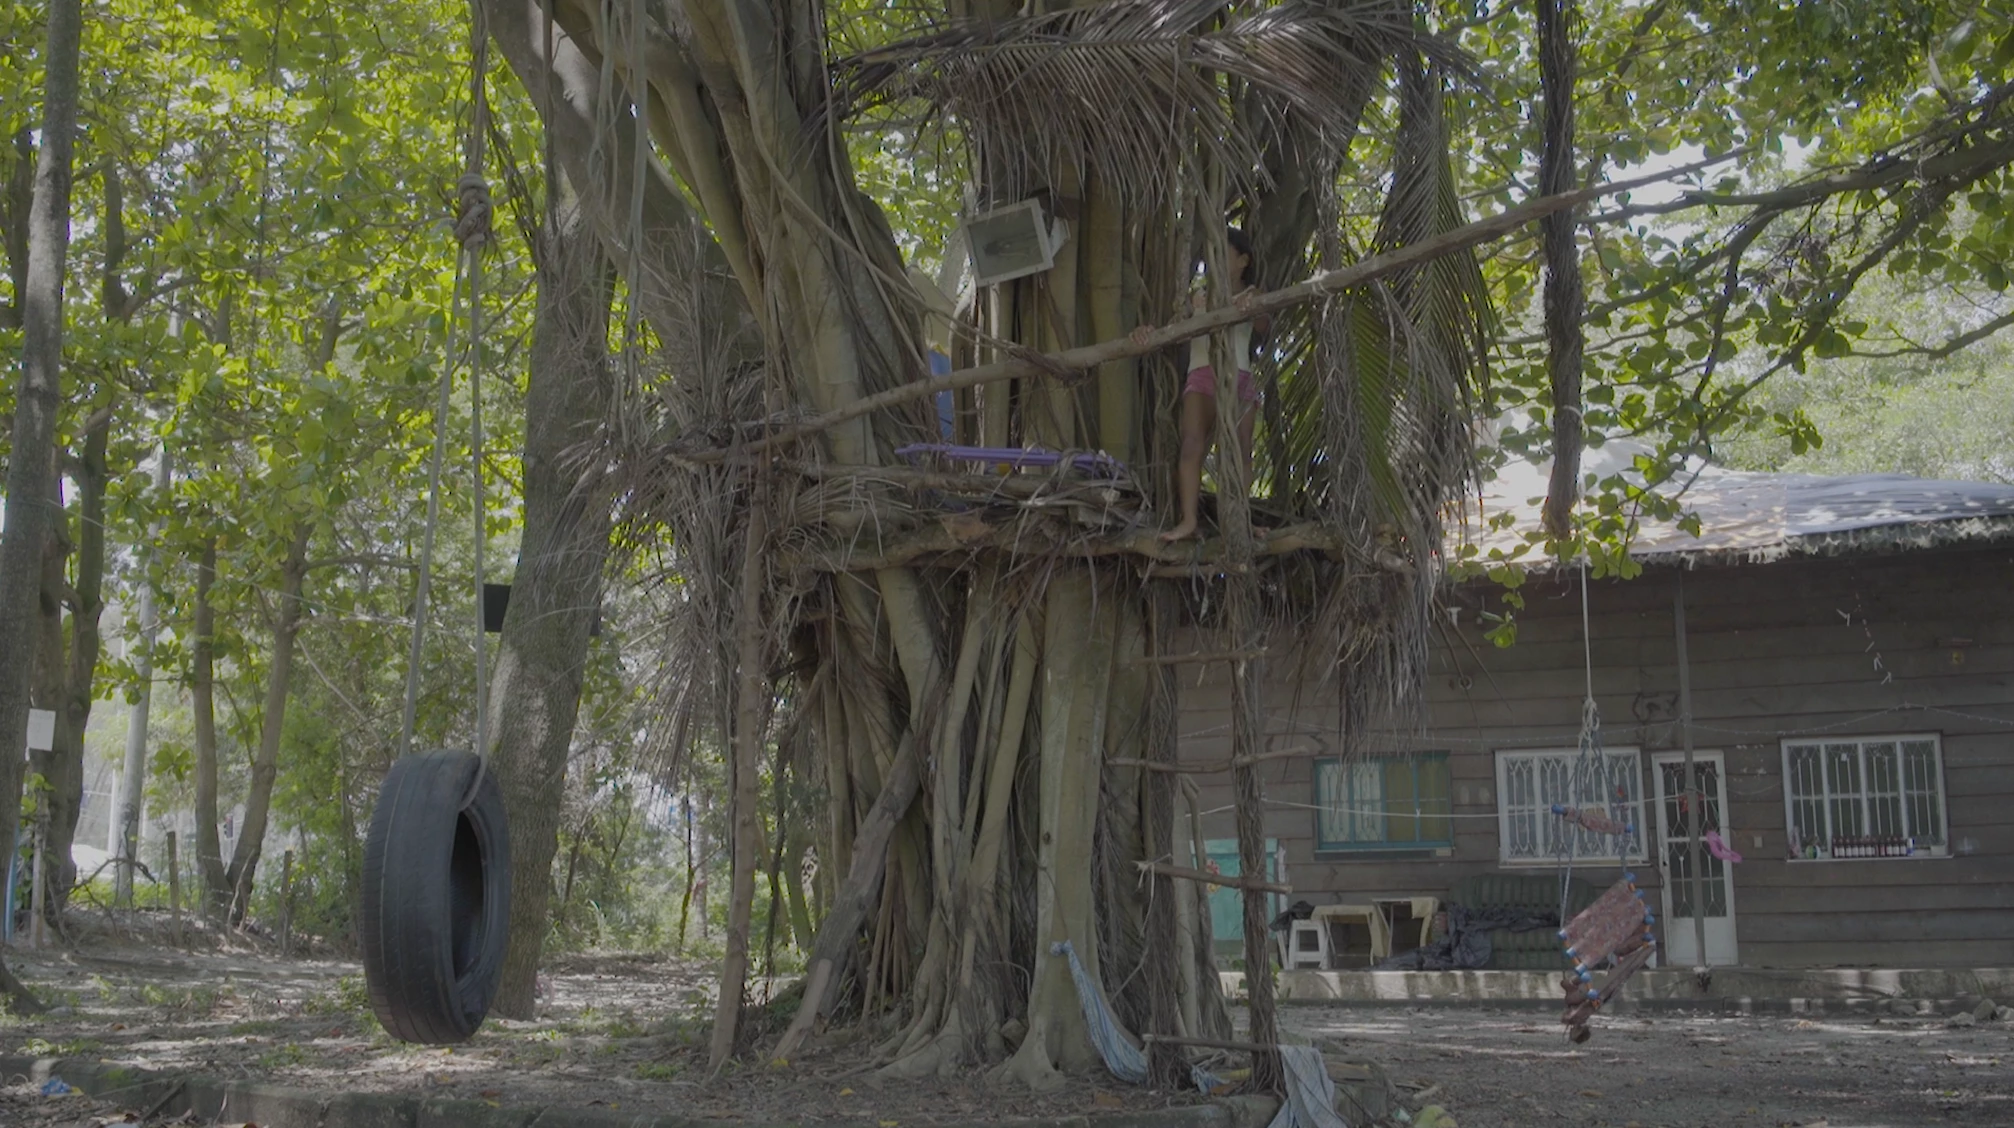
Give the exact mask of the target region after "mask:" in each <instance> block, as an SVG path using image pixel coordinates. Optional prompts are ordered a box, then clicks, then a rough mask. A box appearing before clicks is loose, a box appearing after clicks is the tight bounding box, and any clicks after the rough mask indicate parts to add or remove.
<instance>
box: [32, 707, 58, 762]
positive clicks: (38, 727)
mask: <svg viewBox="0 0 2014 1128" xmlns="http://www.w3.org/2000/svg"><path fill="white" fill-rule="evenodd" d="M55 747H56V713H55V711H54V710H51V709H30V710H28V751H30V752H50V751H53V750H54V749H55Z"/></svg>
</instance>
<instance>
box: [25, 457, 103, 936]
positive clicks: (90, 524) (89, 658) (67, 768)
mask: <svg viewBox="0 0 2014 1128" xmlns="http://www.w3.org/2000/svg"><path fill="white" fill-rule="evenodd" d="M110 429H111V427H110V421H109V420H106V421H101V422H99V423H98V425H97V426H95V427H93V428H92V429H91V430H90V431H89V432H88V433H87V434H86V435H85V436H84V453H83V456H82V457H81V458H80V459H79V460H78V462H77V464H76V468H75V471H74V474H75V478H76V481H77V534H76V540H75V544H76V570H75V575H76V580H75V582H74V583H72V584H70V585H68V590H67V591H64V592H62V597H63V598H62V601H61V602H67V603H68V606H69V619H68V623H67V626H68V627H69V632H68V634H69V637H68V638H67V639H66V638H63V636H62V632H61V631H60V629H59V630H58V631H57V632H56V639H57V642H56V645H55V646H53V647H51V648H50V650H49V653H48V654H47V657H48V658H49V659H51V662H50V665H51V673H52V675H53V677H52V679H51V686H50V690H51V692H50V695H49V699H48V705H47V708H49V709H51V710H53V711H54V712H55V713H56V739H55V741H53V743H54V744H55V748H54V749H53V750H52V751H50V752H48V753H46V754H45V758H44V759H43V760H41V761H39V762H38V764H37V766H36V770H37V771H39V772H41V773H42V775H43V777H44V779H45V780H46V781H47V782H48V785H49V791H48V800H49V806H48V812H47V822H46V823H45V824H44V825H45V827H46V833H47V849H46V850H45V852H44V854H45V856H44V859H43V864H44V868H45V871H46V872H45V874H44V877H45V879H46V880H47V881H48V889H49V896H48V898H47V901H46V905H47V909H48V913H49V919H50V920H51V921H52V922H53V921H55V920H56V919H57V918H58V917H60V916H61V915H62V912H63V907H64V906H65V905H67V904H68V903H69V900H70V887H71V886H72V885H74V884H75V883H76V881H77V863H76V862H75V861H74V860H72V858H71V857H70V848H71V846H72V845H73V844H74V843H75V842H76V839H77V819H78V816H79V814H80V813H81V810H82V806H83V801H84V733H85V730H86V729H88V728H89V727H90V724H91V706H92V703H93V702H94V701H95V700H96V698H97V675H98V655H99V651H100V650H101V649H102V647H101V639H102V636H101V633H100V630H99V619H100V617H101V616H102V614H103V612H104V609H105V600H104V588H105V582H104V581H105V483H106V471H105V451H106V445H107V435H108V432H109V431H110ZM54 579H55V580H56V581H57V582H58V583H59V584H61V582H62V580H63V572H62V561H61V560H60V559H58V560H57V561H56V574H55V576H54ZM61 602H59V603H58V604H57V606H56V608H53V609H55V610H60V608H61Z"/></svg>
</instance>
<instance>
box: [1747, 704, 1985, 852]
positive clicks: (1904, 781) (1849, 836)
mask: <svg viewBox="0 0 2014 1128" xmlns="http://www.w3.org/2000/svg"><path fill="white" fill-rule="evenodd" d="M1783 802H1784V807H1785V815H1786V818H1787V823H1788V826H1789V828H1790V846H1791V852H1792V853H1794V854H1796V855H1797V856H1799V857H1802V858H1808V859H1819V858H1824V859H1842V858H1878V857H1904V856H1913V855H1928V856H1932V857H1941V856H1944V855H1945V854H1947V853H1948V852H1949V843H1948V841H1947V839H1948V834H1947V830H1946V826H1945V817H1944V756H1943V749H1942V747H1941V746H1940V742H1939V740H1938V738H1937V737H1936V735H1934V734H1931V735H1912V736H1870V737H1854V738H1847V739H1840V738H1833V739H1826V740H1786V741H1784V742H1783Z"/></svg>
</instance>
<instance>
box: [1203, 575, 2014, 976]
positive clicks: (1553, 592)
mask: <svg viewBox="0 0 2014 1128" xmlns="http://www.w3.org/2000/svg"><path fill="white" fill-rule="evenodd" d="M1679 579H1680V576H1679V573H1678V571H1677V569H1675V568H1672V567H1654V568H1650V569H1647V570H1646V571H1645V572H1644V573H1643V574H1642V575H1641V576H1639V577H1638V578H1637V579H1634V580H1630V581H1595V582H1591V583H1590V585H1589V604H1590V610H1591V619H1592V623H1593V632H1592V633H1593V642H1592V657H1593V665H1594V689H1595V695H1596V700H1597V703H1598V704H1599V706H1600V709H1601V715H1602V718H1603V743H1604V744H1605V745H1606V746H1607V747H1610V748H1616V747H1620V746H1624V745H1630V744H1634V745H1638V746H1640V747H1641V749H1642V751H1643V756H1642V763H1643V767H1644V771H1645V779H1644V793H1645V795H1646V796H1649V795H1652V794H1654V792H1653V790H1652V786H1651V780H1650V778H1649V764H1650V757H1651V754H1652V753H1655V752H1662V751H1669V750H1676V749H1678V748H1680V747H1681V744H1680V739H1681V737H1680V734H1679V732H1678V731H1677V730H1676V728H1675V725H1674V718H1675V716H1676V713H1677V708H1676V698H1677V690H1678V671H1677V664H1676V646H1675V639H1674V633H1673V595H1674V587H1675V585H1676V584H1677V583H1678V582H1679ZM2010 580H2014V551H2010V550H2009V549H2008V548H2005V547H2001V548H1992V549H1966V550H1956V551H1954V550H1942V551H1918V552H1911V553H1905V554H1897V555H1889V556H1873V557H1861V558H1858V559H1797V558H1793V559H1788V560H1782V561H1777V562H1772V563H1767V564H1751V565H1740V566H1733V565H1716V566H1702V567H1698V568H1695V569H1691V570H1689V571H1687V572H1686V573H1685V575H1684V577H1683V582H1684V585H1685V590H1686V595H1687V618H1688V640H1689V651H1690V655H1689V657H1690V663H1689V664H1690V667H1691V677H1692V692H1693V713H1694V718H1695V727H1694V743H1695V747H1696V748H1697V749H1699V750H1701V751H1713V750H1717V751H1720V752H1722V753H1724V754H1725V756H1726V765H1727V790H1728V804H1729V808H1728V812H1727V815H1728V823H1727V825H1728V829H1729V831H1730V832H1731V833H1730V834H1729V838H1730V841H1731V844H1732V845H1734V846H1735V848H1736V849H1738V850H1739V851H1741V853H1742V854H1744V855H1745V857H1746V860H1745V861H1744V862H1743V863H1742V864H1740V865H1738V866H1736V867H1735V870H1734V872H1735V878H1734V888H1735V918H1736V928H1737V940H1738V944H1739V959H1740V962H1741V963H1742V964H1744V965H1748V966H1832V965H1880V966H1900V967H1939V966H1989V965H2004V964H2007V963H2009V962H2014V688H2010V685H2014V583H2010ZM1524 597H1525V600H1526V607H1525V608H1524V610H1522V611H1520V612H1518V614H1517V618H1518V624H1519V626H1518V635H1517V642H1516V644H1515V645H1513V646H1511V647H1508V648H1503V649H1499V648H1497V647H1495V646H1494V645H1492V644H1491V643H1490V642H1489V641H1488V640H1487V639H1485V638H1484V637H1483V633H1482V632H1483V629H1484V627H1485V625H1486V624H1483V623H1481V622H1480V621H1479V614H1478V613H1479V612H1483V611H1492V612H1500V611H1501V610H1503V607H1502V598H1501V593H1500V592H1499V591H1497V590H1496V589H1493V588H1483V587H1470V588H1465V589H1462V590H1459V591H1456V592H1454V593H1452V594H1451V595H1450V597H1449V602H1450V604H1451V605H1452V607H1453V609H1454V610H1453V615H1454V617H1455V621H1454V622H1453V623H1451V624H1450V625H1449V626H1448V628H1447V629H1446V631H1445V632H1444V633H1443V634H1442V635H1441V636H1440V641H1439V643H1438V644H1437V645H1436V646H1435V648H1434V651H1433V655H1432V660H1431V666H1430V672H1429V676H1428V678H1427V682H1426V686H1425V690H1426V698H1427V718H1428V731H1427V733H1426V735H1425V737H1424V738H1423V739H1420V740H1418V741H1417V742H1416V743H1415V744H1413V745H1412V747H1415V748H1418V749H1421V750H1446V751H1447V752H1449V765H1450V768H1451V774H1452V776H1453V792H1454V794H1453V799H1454V804H1453V811H1454V814H1455V815H1456V816H1457V817H1456V819H1455V820H1454V831H1455V842H1454V847H1453V849H1452V850H1451V851H1450V852H1448V854H1447V856H1445V857H1435V856H1421V855H1418V854H1415V855H1410V856H1397V855H1384V854H1361V853H1359V854H1347V855H1333V854H1332V855H1326V856H1317V854H1316V852H1315V849H1314V845H1315V838H1314V830H1315V813H1314V811H1313V810H1312V809H1311V808H1312V804H1313V802H1314V798H1315V796H1314V792H1313V784H1312V775H1313V765H1312V759H1313V757H1315V756H1320V755H1326V754H1333V752H1334V751H1335V750H1336V749H1337V748H1338V747H1339V741H1338V737H1337V717H1336V707H1335V694H1334V691H1333V688H1332V685H1333V683H1332V682H1325V681H1324V680H1322V679H1320V678H1318V677H1316V678H1297V677H1294V676H1292V675H1290V674H1287V673H1283V672H1279V671H1278V670H1277V669H1274V671H1273V672H1271V673H1269V675H1268V681H1267V683H1266V685H1265V687H1264V694H1263V700H1264V708H1265V725H1264V729H1265V733H1266V741H1267V746H1268V747H1269V748H1272V749H1287V748H1297V747H1300V748H1306V749H1307V750H1308V753H1309V754H1308V755H1306V756H1298V757H1294V758H1291V759H1283V760H1277V761H1269V762H1266V763H1265V764H1263V765H1262V766H1261V769H1260V774H1261V777H1262V779H1263V781H1264V789H1265V796H1266V800H1267V804H1268V805H1267V810H1266V816H1265V830H1266V834H1267V835H1268V836H1270V837H1276V838H1278V839H1280V840H1281V842H1282V844H1283V845H1284V847H1285V850H1286V854H1287V859H1288V861H1287V877H1288V880H1289V882H1290V883H1291V884H1292V885H1293V887H1294V890H1295V894H1294V896H1295V898H1296V899H1307V900H1310V901H1313V902H1314V903H1316V904H1322V903H1326V902H1332V901H1353V900H1355V901H1360V900H1363V899H1364V898H1365V897H1366V896H1367V895H1370V894H1402V893H1434V894H1444V893H1445V891H1446V890H1447V889H1448V887H1449V886H1451V885H1452V884H1453V883H1454V882H1455V881H1456V880H1458V879H1459V878H1462V877H1465V876H1467V875H1470V874H1474V873H1481V872H1498V871H1504V870H1509V869H1512V868H1513V867H1508V866H1504V865H1502V864H1501V863H1500V862H1499V859H1498V850H1499V843H1498V837H1499V835H1498V826H1497V823H1496V821H1495V819H1494V817H1493V816H1494V814H1495V811H1496V794H1495V792H1496V788H1497V781H1496V772H1495V759H1494V751H1495V750H1497V749H1501V748H1513V747H1572V746H1573V745H1574V743H1575V741H1576V739H1577V735H1578V730H1579V719H1580V710H1581V699H1582V693H1583V686H1584V684H1585V674H1584V672H1583V655H1584V650H1583V641H1582V630H1581V616H1580V598H1579V597H1580V589H1579V582H1578V576H1577V574H1574V575H1572V576H1569V577H1567V578H1564V579H1562V578H1553V579H1547V580H1541V581H1534V582H1532V583H1530V584H1528V585H1527V587H1526V589H1525V592H1524ZM1197 645H1198V647H1199V648H1200V649H1204V650H1209V649H1213V648H1216V647H1215V646H1214V644H1213V643H1212V642H1210V641H1209V640H1201V641H1199V642H1198V644H1197ZM1877 660H1878V663H1879V665H1878V667H1877ZM1284 665H1286V663H1285V662H1274V663H1271V664H1270V667H1271V668H1276V667H1280V666H1284ZM1178 676H1179V678H1180V679H1181V680H1180V686H1179V688H1178V708H1179V732H1180V751H1179V755H1180V757H1181V758H1182V759H1184V760H1209V759H1221V758H1223V757H1226V756H1228V755H1229V751H1230V749H1229V738H1228V735H1227V732H1228V726H1229V721H1230V715H1229V712H1228V696H1227V692H1226V690H1227V681H1228V676H1229V675H1228V671H1227V670H1226V669H1225V668H1224V667H1222V666H1209V667H1204V668H1201V669H1198V668H1196V667H1185V668H1183V669H1182V670H1181V671H1180V674H1179V675H1178ZM1869 714H1875V715H1873V716H1870V715H1869ZM1922 732H1935V733H1938V734H1939V735H1940V736H1941V738H1942V747H1943V765H1944V785H1945V793H1946V796H1947V803H1946V810H1947V817H1948V825H1949V838H1950V841H1951V843H1952V848H1951V856H1950V857H1946V858H1929V859H1925V858H1910V859H1868V860H1847V861H1788V860H1786V857H1785V855H1786V852H1787V843H1788V840H1787V836H1786V831H1785V828H1786V815H1785V809H1784V794H1783V756H1782V751H1781V747H1782V746H1781V740H1782V739H1783V737H1784V736H1786V735H1804V734H1816V733H1825V734H1834V733H1836V734H1844V735H1877V734H1891V733H1922ZM1373 747H1374V748H1375V747H1376V746H1375V744H1374V745H1373ZM1392 747H1397V745H1396V744H1393V745H1392ZM1195 778H1196V779H1197V782H1198V783H1199V784H1200V786H1201V789H1202V806H1203V808H1204V809H1205V811H1206V814H1205V816H1204V820H1203V822H1204V832H1205V834H1206V835H1207V836H1209V837H1212V838H1226V837H1230V836H1231V835H1232V834H1233V833H1234V829H1233V826H1234V824H1233V816H1232V815H1231V813H1230V811H1229V807H1230V803H1231V792H1230V781H1229V778H1228V776H1227V775H1216V774H1211V775H1199V776H1196V777H1195ZM1648 810H1649V806H1648V800H1647V801H1646V811H1647V812H1648ZM1473 816H1482V817H1473ZM1183 829H1184V828H1182V827H1178V833H1179V832H1181V831H1182V830H1183ZM1585 865H1586V866H1587V870H1588V872H1586V876H1588V877H1589V878H1590V879H1591V880H1594V881H1596V882H1598V883H1602V884H1605V883H1607V882H1608V881H1610V880H1612V879H1613V876H1614V874H1615V872H1616V871H1615V862H1613V861H1608V862H1606V863H1585ZM1515 868H1516V869H1518V870H1519V871H1521V872H1544V873H1551V872H1554V871H1553V870H1552V869H1551V867H1550V866H1548V867H1544V868H1541V869H1539V870H1537V871H1532V870H1529V869H1526V868H1524V867H1515ZM1635 868H1636V872H1637V874H1638V877H1639V884H1640V885H1642V886H1643V887H1645V888H1646V889H1647V890H1651V891H1652V892H1650V893H1649V896H1650V897H1651V898H1652V903H1653V904H1655V898H1656V893H1655V890H1656V889H1657V886H1658V882H1659V877H1658V874H1657V866H1656V864H1655V862H1654V861H1653V862H1652V863H1651V864H1649V865H1640V866H1637V867H1635Z"/></svg>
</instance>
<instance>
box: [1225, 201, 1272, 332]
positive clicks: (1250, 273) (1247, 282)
mask: <svg viewBox="0 0 2014 1128" xmlns="http://www.w3.org/2000/svg"><path fill="white" fill-rule="evenodd" d="M1224 241H1225V242H1226V243H1229V244H1230V245H1231V249H1232V250H1234V251H1236V252H1238V253H1239V254H1241V255H1244V256H1245V269H1244V272H1243V273H1241V274H1239V275H1238V285H1240V286H1256V285H1258V284H1259V256H1258V255H1257V254H1254V253H1253V251H1252V239H1251V236H1249V235H1246V234H1245V232H1244V229H1242V228H1238V227H1233V228H1231V229H1230V230H1228V231H1226V232H1224ZM1269 321H1270V319H1269V318H1265V317H1261V318H1259V319H1258V320H1257V321H1256V322H1253V324H1252V355H1253V356H1258V355H1259V350H1260V348H1261V347H1262V346H1264V345H1265V343H1266V330H1267V328H1268V323H1269Z"/></svg>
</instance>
